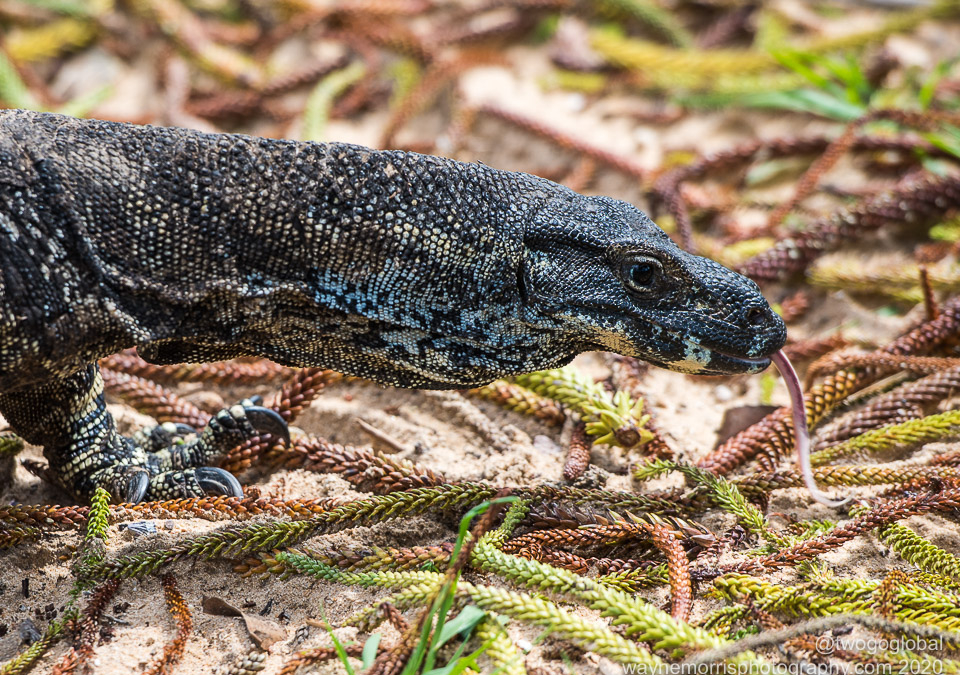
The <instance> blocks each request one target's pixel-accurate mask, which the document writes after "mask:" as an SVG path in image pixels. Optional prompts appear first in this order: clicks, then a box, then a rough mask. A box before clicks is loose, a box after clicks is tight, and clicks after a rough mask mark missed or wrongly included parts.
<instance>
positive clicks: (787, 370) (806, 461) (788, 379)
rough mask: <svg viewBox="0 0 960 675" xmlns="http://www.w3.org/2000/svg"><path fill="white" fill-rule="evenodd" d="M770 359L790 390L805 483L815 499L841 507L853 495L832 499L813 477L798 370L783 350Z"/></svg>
mask: <svg viewBox="0 0 960 675" xmlns="http://www.w3.org/2000/svg"><path fill="white" fill-rule="evenodd" d="M770 359H771V360H772V361H773V363H774V365H776V367H777V370H779V371H780V377H782V378H783V381H784V383H786V385H787V391H789V392H790V412H791V413H792V415H793V434H794V436H795V437H796V439H797V465H798V466H799V467H800V474H801V475H802V476H803V483H804V485H806V486H807V491H808V492H809V493H810V496H811V497H813V499H814V501H818V502H820V503H821V504H823V505H824V506H829V507H832V508H839V507H841V506H843V505H844V504H846V503H847V502H849V501H850V499H851V497H847V498H846V499H841V500H840V501H837V500H835V499H830V497H829V496H827V494H826V493H825V492H822V491H821V490H820V488H818V487H817V483H816V481H814V479H813V467H811V466H810V430H809V429H807V411H806V409H805V408H804V405H803V389H801V387H800V378H798V377H797V371H795V370H794V369H793V364H791V363H790V359H788V358H787V355H786V354H784V353H783V352H782V351H779V352H777V353H776V354H773V355H772V356H771V357H770Z"/></svg>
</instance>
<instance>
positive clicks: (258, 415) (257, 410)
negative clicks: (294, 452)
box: [244, 405, 290, 445]
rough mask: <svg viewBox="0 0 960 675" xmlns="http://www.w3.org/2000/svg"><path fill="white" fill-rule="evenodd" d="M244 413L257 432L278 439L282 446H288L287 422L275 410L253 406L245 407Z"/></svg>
mask: <svg viewBox="0 0 960 675" xmlns="http://www.w3.org/2000/svg"><path fill="white" fill-rule="evenodd" d="M244 412H245V414H246V416H247V419H248V420H249V421H250V424H251V425H252V426H253V427H254V428H255V429H256V430H257V431H259V432H261V433H265V434H270V435H271V436H274V437H276V438H278V439H280V440H281V441H282V442H283V444H284V445H289V444H290V429H288V428H287V422H286V420H284V419H283V418H282V417H281V416H280V414H279V413H277V412H276V411H275V410H271V409H270V408H264V407H263V406H259V405H253V406H248V407H246V408H245V409H244Z"/></svg>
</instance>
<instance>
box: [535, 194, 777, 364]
mask: <svg viewBox="0 0 960 675" xmlns="http://www.w3.org/2000/svg"><path fill="white" fill-rule="evenodd" d="M524 243H525V253H524V262H523V264H522V265H521V268H522V269H521V279H520V280H519V281H518V284H519V286H520V289H521V296H525V297H526V301H525V304H526V306H527V307H528V308H530V309H533V310H534V311H535V312H536V314H538V315H539V316H541V317H543V318H544V319H546V322H547V323H549V324H552V325H554V326H556V325H557V324H559V326H557V327H558V328H560V329H561V330H562V331H563V332H564V333H566V334H567V335H570V334H574V335H577V336H579V337H580V338H581V339H582V340H583V345H582V347H583V349H584V350H587V349H601V350H605V351H612V352H617V353H620V354H624V355H627V356H635V357H637V358H640V359H643V360H644V361H649V362H651V363H653V364H655V365H658V366H662V367H664V368H668V369H670V370H676V371H681V372H686V373H698V374H702V375H727V374H735V373H750V372H759V371H761V370H763V369H765V368H766V367H767V366H768V365H770V358H769V357H770V355H771V354H773V353H774V352H776V351H777V350H778V349H780V348H781V347H782V346H783V343H784V341H785V340H786V328H785V327H784V324H783V321H782V319H780V317H779V316H778V315H777V314H776V313H775V312H774V311H773V310H772V309H771V308H770V305H769V304H768V303H767V301H766V300H765V299H764V297H763V295H762V294H761V293H760V289H759V287H758V286H757V285H756V284H755V283H754V282H753V281H751V280H750V279H747V278H746V277H744V276H741V275H740V274H737V273H736V272H733V271H731V270H728V269H727V268H725V267H723V266H722V265H720V264H718V263H716V262H713V261H712V260H708V259H707V258H702V257H700V256H696V255H692V254H690V253H687V252H685V251H683V250H681V249H680V248H679V247H678V246H676V244H674V243H673V241H671V239H670V238H669V237H668V236H667V235H666V233H664V231H663V230H661V229H660V228H659V227H657V226H656V225H655V224H654V223H653V222H652V221H651V220H650V219H649V218H648V217H647V216H646V215H645V214H644V213H643V212H641V211H640V210H638V209H637V208H635V207H633V206H631V205H630V204H627V203H625V202H621V201H617V200H614V199H610V198H607V197H582V196H580V195H577V194H575V193H569V194H565V195H564V196H562V197H561V196H558V197H555V198H554V199H551V200H550V201H549V202H548V203H547V204H546V205H545V206H544V207H543V208H542V209H541V210H540V211H539V212H538V214H537V217H536V218H535V219H534V221H533V222H532V223H531V224H530V227H528V229H527V230H526V233H525V237H524Z"/></svg>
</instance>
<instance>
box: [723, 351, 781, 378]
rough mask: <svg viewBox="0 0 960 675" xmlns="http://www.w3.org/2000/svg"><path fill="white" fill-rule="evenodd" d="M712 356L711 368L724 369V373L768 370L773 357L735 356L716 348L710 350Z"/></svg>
mask: <svg viewBox="0 0 960 675" xmlns="http://www.w3.org/2000/svg"><path fill="white" fill-rule="evenodd" d="M710 354H711V356H712V358H711V359H710V365H709V366H707V368H708V369H709V370H713V369H715V368H718V367H719V369H721V370H723V371H724V373H725V374H726V373H759V372H761V371H764V370H766V369H767V368H769V367H770V364H771V362H772V361H771V359H770V357H769V356H758V357H754V358H751V357H747V356H734V355H733V354H727V353H725V352H720V351H717V350H715V349H712V350H710Z"/></svg>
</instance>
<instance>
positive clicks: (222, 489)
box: [193, 466, 243, 499]
mask: <svg viewBox="0 0 960 675" xmlns="http://www.w3.org/2000/svg"><path fill="white" fill-rule="evenodd" d="M193 475H194V477H195V478H196V479H197V483H199V484H200V487H201V488H203V491H204V492H205V493H206V494H213V495H225V496H227V497H236V498H237V499H240V498H241V497H243V490H242V489H241V488H240V481H238V480H237V479H236V478H235V477H234V476H233V474H232V473H230V472H229V471H226V470H224V469H218V468H215V467H209V466H203V467H199V468H197V469H194V471H193Z"/></svg>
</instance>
